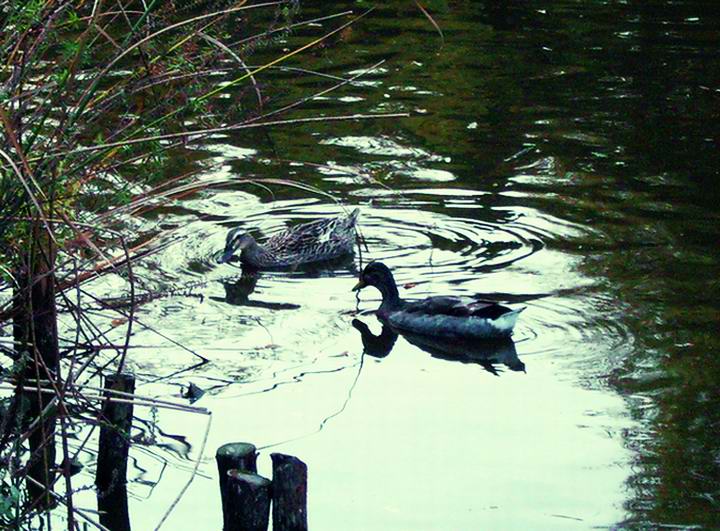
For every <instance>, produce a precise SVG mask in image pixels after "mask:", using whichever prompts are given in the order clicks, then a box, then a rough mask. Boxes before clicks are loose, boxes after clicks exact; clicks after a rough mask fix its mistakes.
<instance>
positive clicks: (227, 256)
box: [218, 247, 235, 264]
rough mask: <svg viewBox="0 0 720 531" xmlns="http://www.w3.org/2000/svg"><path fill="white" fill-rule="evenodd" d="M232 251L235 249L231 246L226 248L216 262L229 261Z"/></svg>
mask: <svg viewBox="0 0 720 531" xmlns="http://www.w3.org/2000/svg"><path fill="white" fill-rule="evenodd" d="M234 252H235V249H233V248H232V247H230V248H229V249H226V250H225V252H224V253H223V255H222V256H221V257H220V258H218V263H220V264H224V263H226V262H229V261H230V259H231V258H232V255H233V253H234Z"/></svg>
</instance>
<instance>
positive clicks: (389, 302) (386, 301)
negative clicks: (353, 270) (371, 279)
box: [377, 277, 402, 315]
mask: <svg viewBox="0 0 720 531" xmlns="http://www.w3.org/2000/svg"><path fill="white" fill-rule="evenodd" d="M377 288H378V289H379V290H380V294H381V295H382V304H381V305H380V308H379V309H378V313H380V315H387V314H388V313H390V312H392V311H395V310H397V309H399V308H400V306H401V304H402V302H401V301H400V294H399V293H398V289H397V285H396V284H395V279H393V278H392V277H390V278H389V279H388V282H384V283H383V284H382V285H381V286H378V287H377Z"/></svg>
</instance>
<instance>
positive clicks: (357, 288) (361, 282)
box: [352, 279, 367, 291]
mask: <svg viewBox="0 0 720 531" xmlns="http://www.w3.org/2000/svg"><path fill="white" fill-rule="evenodd" d="M366 286H367V284H365V281H364V280H363V279H360V280H358V283H357V284H355V286H353V289H352V290H353V291H360V290H361V289H363V288H364V287H366Z"/></svg>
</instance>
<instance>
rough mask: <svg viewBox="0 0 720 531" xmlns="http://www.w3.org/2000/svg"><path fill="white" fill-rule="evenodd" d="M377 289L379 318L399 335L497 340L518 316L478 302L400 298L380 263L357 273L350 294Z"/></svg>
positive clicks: (516, 313) (504, 335)
mask: <svg viewBox="0 0 720 531" xmlns="http://www.w3.org/2000/svg"><path fill="white" fill-rule="evenodd" d="M367 286H373V287H374V288H377V289H378V290H379V291H380V293H381V294H382V303H381V304H380V308H378V310H377V316H378V318H379V319H380V320H381V321H383V322H385V323H388V324H389V325H390V326H392V327H393V328H395V329H396V330H398V331H400V332H409V333H412V334H418V335H421V336H434V337H438V338H446V339H453V338H457V339H461V338H462V339H473V338H474V339H499V338H507V337H510V336H511V335H512V331H513V328H514V327H515V323H516V322H517V319H518V316H519V315H520V312H522V311H523V310H524V308H520V309H517V310H513V309H510V308H507V307H505V306H502V305H500V304H498V303H496V302H492V301H486V300H481V299H473V298H465V297H452V296H439V297H428V298H427V299H423V300H419V301H413V302H410V301H404V300H402V299H401V298H400V294H399V293H398V289H397V285H396V284H395V278H394V277H393V275H392V272H391V271H390V269H388V267H387V266H386V265H385V264H383V263H381V262H371V263H370V264H368V265H367V266H366V267H365V269H364V270H363V271H362V273H360V280H359V281H358V283H357V284H356V285H355V287H354V288H353V291H357V290H361V289H363V288H365V287H367Z"/></svg>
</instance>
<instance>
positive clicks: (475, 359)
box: [352, 319, 525, 376]
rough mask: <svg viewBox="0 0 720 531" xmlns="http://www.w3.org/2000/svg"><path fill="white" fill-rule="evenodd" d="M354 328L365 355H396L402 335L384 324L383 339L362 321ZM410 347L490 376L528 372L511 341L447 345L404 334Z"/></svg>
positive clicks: (430, 337)
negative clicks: (474, 366)
mask: <svg viewBox="0 0 720 531" xmlns="http://www.w3.org/2000/svg"><path fill="white" fill-rule="evenodd" d="M352 325H353V327H354V328H355V329H356V330H357V331H358V332H360V337H361V339H362V343H363V349H364V352H365V354H367V355H369V356H372V357H374V358H384V357H386V356H387V355H388V354H390V352H391V351H392V349H393V347H394V346H395V342H396V341H397V338H398V335H399V334H398V332H396V331H395V330H394V329H393V328H392V327H390V326H388V325H386V324H383V325H382V330H381V332H380V334H379V335H375V334H373V333H372V331H371V330H370V327H368V325H367V324H366V323H364V322H363V321H361V320H360V319H353V321H352ZM402 336H403V337H404V338H405V339H406V340H407V342H408V343H410V344H412V345H415V346H416V347H418V348H419V349H420V350H424V351H425V352H428V353H429V354H430V355H431V356H432V357H434V358H439V359H444V360H448V361H458V362H460V363H475V364H477V365H480V366H481V367H482V368H484V369H485V370H486V371H488V372H489V373H490V374H494V375H495V376H499V375H500V372H501V371H499V370H498V367H497V365H504V366H505V367H507V368H508V369H510V370H511V371H523V372H525V364H524V363H523V362H522V361H521V360H520V358H518V355H517V350H516V349H515V342H514V341H513V340H512V339H510V338H505V339H498V340H491V341H477V340H474V341H471V340H458V339H456V340H453V341H447V340H442V339H437V338H435V337H432V336H422V335H419V334H410V333H406V332H403V333H402Z"/></svg>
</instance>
